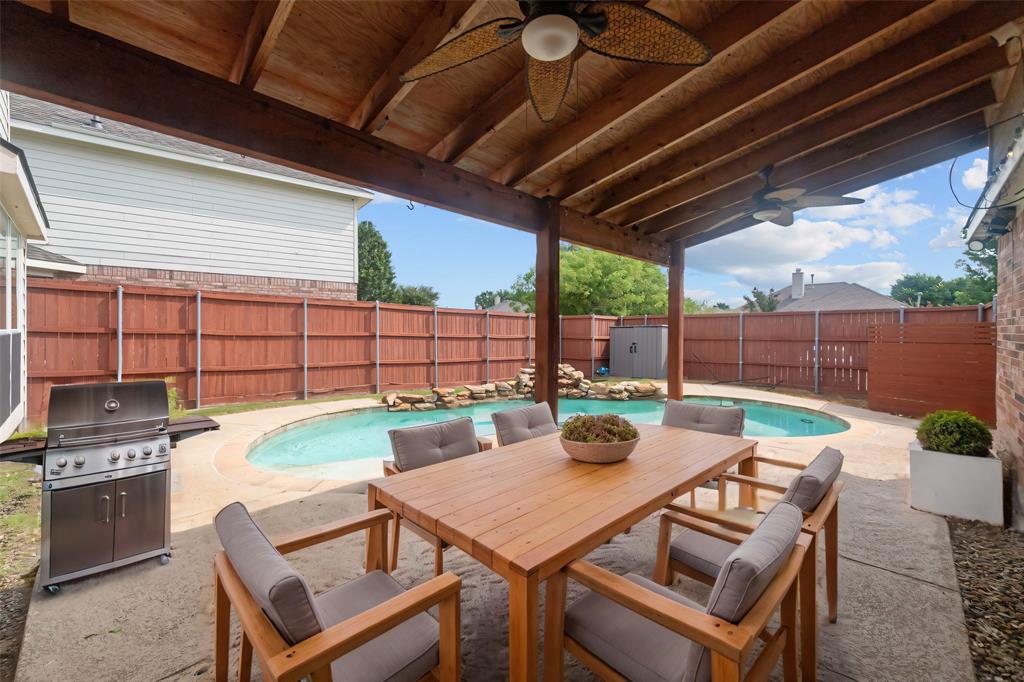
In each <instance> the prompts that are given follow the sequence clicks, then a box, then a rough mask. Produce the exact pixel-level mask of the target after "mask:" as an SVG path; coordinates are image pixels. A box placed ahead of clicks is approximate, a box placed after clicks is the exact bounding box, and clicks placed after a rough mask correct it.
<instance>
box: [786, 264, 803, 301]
mask: <svg viewBox="0 0 1024 682" xmlns="http://www.w3.org/2000/svg"><path fill="white" fill-rule="evenodd" d="M789 297H790V298H792V299H793V300H796V299H798V298H803V297H804V271H803V270H801V269H800V268H797V269H796V272H794V273H793V286H792V288H791V289H790V292H789Z"/></svg>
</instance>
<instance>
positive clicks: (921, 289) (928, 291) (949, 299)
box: [889, 272, 953, 306]
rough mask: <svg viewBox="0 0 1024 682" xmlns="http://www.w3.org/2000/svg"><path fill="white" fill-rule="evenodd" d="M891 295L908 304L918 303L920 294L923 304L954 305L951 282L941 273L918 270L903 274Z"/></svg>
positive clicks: (914, 304)
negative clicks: (929, 273) (927, 273)
mask: <svg viewBox="0 0 1024 682" xmlns="http://www.w3.org/2000/svg"><path fill="white" fill-rule="evenodd" d="M889 295H890V296H892V297H893V298H895V299H896V300H897V301H902V302H903V303H906V304H907V305H912V306H916V305H918V295H920V301H921V303H920V304H921V305H922V306H945V305H953V291H952V290H951V289H950V288H949V282H947V281H945V280H944V279H942V277H940V276H939V275H926V274H924V273H923V272H917V273H914V274H913V275H903V276H902V277H900V278H899V279H898V280H896V283H895V284H893V285H892V291H891V292H890V293H889Z"/></svg>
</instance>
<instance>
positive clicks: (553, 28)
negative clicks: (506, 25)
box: [523, 14, 580, 62]
mask: <svg viewBox="0 0 1024 682" xmlns="http://www.w3.org/2000/svg"><path fill="white" fill-rule="evenodd" d="M579 42H580V29H579V26H577V25H576V22H575V21H574V20H573V19H571V18H569V17H567V16H565V15H564V14H545V15H544V16H540V17H537V18H536V19H534V20H533V21H531V22H530V23H528V24H527V25H526V27H525V28H523V49H524V50H526V54H528V55H530V56H531V57H533V58H534V59H539V60H541V61H542V62H556V61H558V60H559V59H562V58H564V57H568V56H569V55H570V54H572V51H573V50H575V49H576V45H577V44H578V43H579Z"/></svg>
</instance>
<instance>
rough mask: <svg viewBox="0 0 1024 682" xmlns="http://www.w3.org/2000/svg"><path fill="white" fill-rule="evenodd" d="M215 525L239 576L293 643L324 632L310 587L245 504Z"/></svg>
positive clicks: (226, 512) (233, 508)
mask: <svg viewBox="0 0 1024 682" xmlns="http://www.w3.org/2000/svg"><path fill="white" fill-rule="evenodd" d="M213 523H214V526H215V527H216V528H217V535H218V536H219V537H220V544H221V546H223V547H224V552H225V553H226V554H227V555H228V559H230V560H231V565H232V566H233V567H234V569H235V572H236V573H238V577H239V578H241V579H242V582H243V583H244V584H245V587H246V589H248V590H249V594H250V595H252V598H253V599H254V600H255V601H256V603H257V604H259V605H260V608H261V609H263V613H264V614H266V616H267V618H269V619H270V622H271V623H273V624H274V627H276V628H277V631H278V632H279V633H281V636H282V637H284V639H285V640H286V641H287V642H288V643H289V644H298V643H299V642H301V641H302V640H304V639H307V638H309V637H312V636H313V635H315V634H317V633H318V632H320V631H321V630H322V629H323V623H322V621H321V619H320V614H319V613H318V612H317V609H316V601H315V600H314V598H313V592H312V590H310V589H309V585H307V584H306V581H305V580H304V579H303V577H302V576H301V575H300V574H299V573H298V571H296V570H295V569H294V568H292V567H291V565H290V564H289V563H288V562H287V561H285V558H284V557H283V556H281V554H280V552H278V551H277V550H276V549H274V546H273V545H272V544H271V543H270V540H268V539H267V536H266V535H264V534H263V531H261V530H260V528H259V526H257V525H256V522H255V521H253V520H252V517H251V516H249V510H247V509H246V508H245V505H243V504H242V503H241V502H233V503H231V504H229V505H228V506H226V507H224V508H223V509H221V510H220V513H218V514H217V518H216V519H214V522H213Z"/></svg>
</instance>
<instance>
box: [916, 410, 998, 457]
mask: <svg viewBox="0 0 1024 682" xmlns="http://www.w3.org/2000/svg"><path fill="white" fill-rule="evenodd" d="M917 440H918V441H920V442H921V445H922V446H923V447H924V449H925V450H935V451H938V452H948V453H951V454H954V455H967V456H969V457H988V451H989V448H991V447H992V433H991V432H990V431H989V430H988V427H987V426H985V423H984V422H982V421H981V420H980V419H978V418H977V417H975V416H973V415H971V414H968V413H967V412H961V411H958V410H938V411H936V412H932V413H931V414H929V415H928V416H927V417H925V418H924V420H923V421H922V422H921V426H919V427H918V429H917Z"/></svg>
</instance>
